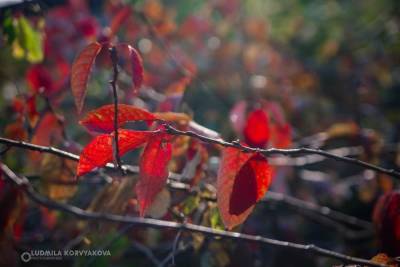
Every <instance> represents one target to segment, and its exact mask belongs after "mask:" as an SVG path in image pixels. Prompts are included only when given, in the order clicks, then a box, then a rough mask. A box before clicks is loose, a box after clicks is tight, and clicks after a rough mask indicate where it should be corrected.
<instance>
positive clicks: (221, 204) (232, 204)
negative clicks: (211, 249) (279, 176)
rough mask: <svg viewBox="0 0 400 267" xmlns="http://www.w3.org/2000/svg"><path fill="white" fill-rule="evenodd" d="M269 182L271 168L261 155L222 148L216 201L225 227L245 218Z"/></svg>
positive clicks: (232, 225)
mask: <svg viewBox="0 0 400 267" xmlns="http://www.w3.org/2000/svg"><path fill="white" fill-rule="evenodd" d="M270 182H271V169H270V166H269V164H268V162H267V160H266V159H265V158H264V157H263V156H262V155H260V154H258V153H244V152H241V151H240V150H238V149H235V148H225V149H224V151H223V155H222V160H221V164H220V168H219V171H218V181H217V201H218V208H219V210H220V214H221V216H222V220H223V222H224V224H225V226H226V227H227V228H228V229H232V228H233V227H235V226H236V225H239V224H241V223H243V221H244V220H246V218H247V217H248V216H249V214H250V213H251V211H252V210H253V208H254V205H255V204H256V203H257V201H259V200H260V199H261V198H262V197H263V196H264V194H265V192H266V191H267V189H268V187H269V184H270Z"/></svg>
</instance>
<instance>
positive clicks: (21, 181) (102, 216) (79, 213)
mask: <svg viewBox="0 0 400 267" xmlns="http://www.w3.org/2000/svg"><path fill="white" fill-rule="evenodd" d="M0 169H1V170H2V171H3V173H4V174H5V177H6V178H7V179H8V180H9V181H11V182H13V183H14V184H15V185H17V186H20V187H21V188H22V189H23V190H24V191H25V192H26V194H27V196H28V197H29V198H30V199H31V200H32V201H34V202H36V203H38V204H40V205H42V206H45V207H47V208H50V209H56V210H59V211H63V212H66V213H69V214H72V215H74V216H76V217H77V218H79V219H83V220H103V221H109V222H118V223H127V224H134V225H136V226H143V227H151V228H159V229H165V228H169V229H176V230H178V231H179V230H181V231H187V232H196V233H201V234H204V235H206V236H211V237H223V238H227V239H234V240H245V241H250V242H256V243H260V244H264V245H272V246H276V247H282V248H287V249H293V250H300V251H303V252H309V253H313V254H316V255H320V256H325V257H329V258H335V259H338V260H340V261H342V262H345V263H355V264H364V265H369V266H387V265H384V264H379V263H376V262H373V261H370V260H366V259H361V258H356V257H351V256H348V255H345V254H342V253H338V252H335V251H331V250H329V249H324V248H321V247H318V246H316V245H313V244H308V245H306V244H299V243H293V242H286V241H281V240H276V239H271V238H267V237H262V236H258V235H257V236H256V235H249V234H242V233H237V232H230V231H223V230H217V229H212V228H210V227H205V226H201V225H195V224H191V223H178V222H171V221H164V220H156V219H149V218H140V217H131V216H121V215H116V214H109V213H99V212H91V211H87V210H83V209H81V208H79V207H76V206H72V205H69V204H65V203H59V202H56V201H53V200H51V199H48V198H46V197H44V196H42V195H40V194H38V193H37V192H36V191H35V189H34V188H33V186H32V185H31V184H30V182H29V180H28V179H27V178H26V177H20V176H18V175H16V174H15V173H14V172H13V171H11V170H10V169H9V168H8V167H7V166H6V165H4V164H3V163H0Z"/></svg>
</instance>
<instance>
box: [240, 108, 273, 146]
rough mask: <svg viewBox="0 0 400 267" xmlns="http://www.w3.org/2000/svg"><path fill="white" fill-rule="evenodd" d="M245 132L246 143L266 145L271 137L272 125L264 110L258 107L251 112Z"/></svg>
mask: <svg viewBox="0 0 400 267" xmlns="http://www.w3.org/2000/svg"><path fill="white" fill-rule="evenodd" d="M243 133H244V138H245V141H246V143H247V144H249V145H250V146H252V147H260V148H263V147H265V145H266V144H267V143H268V141H269V138H270V127H269V119H268V116H267V114H266V113H265V111H264V110H262V109H256V110H254V111H252V112H250V114H249V115H248V117H247V121H246V125H245V127H244V131H243Z"/></svg>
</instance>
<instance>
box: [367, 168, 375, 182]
mask: <svg viewBox="0 0 400 267" xmlns="http://www.w3.org/2000/svg"><path fill="white" fill-rule="evenodd" d="M364 178H365V180H372V179H374V178H375V172H373V171H371V170H365V171H364Z"/></svg>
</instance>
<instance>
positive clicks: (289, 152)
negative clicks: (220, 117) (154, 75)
mask: <svg viewBox="0 0 400 267" xmlns="http://www.w3.org/2000/svg"><path fill="white" fill-rule="evenodd" d="M165 127H166V131H167V132H168V133H169V134H172V135H186V136H190V137H193V138H196V139H198V140H200V141H203V142H205V143H208V144H216V145H221V146H224V147H234V148H237V149H240V150H242V151H244V152H258V153H262V154H263V155H264V156H266V157H270V156H273V155H284V156H296V155H304V154H311V155H313V154H314V155H320V156H323V157H326V158H331V159H334V160H337V161H342V162H346V163H351V164H353V165H358V166H360V167H363V168H365V169H369V170H373V171H376V172H380V173H385V174H387V175H390V176H392V177H395V178H400V172H397V171H396V170H394V169H385V168H383V167H379V166H376V165H374V164H371V163H367V162H364V161H361V160H358V159H355V158H349V157H342V156H338V155H335V154H331V153H329V152H326V151H323V150H321V149H312V148H292V149H278V148H268V149H260V148H253V147H248V146H245V145H242V144H240V143H239V142H227V141H224V140H222V139H214V138H210V137H207V136H203V135H200V134H197V133H195V132H192V131H181V130H178V129H176V128H174V127H173V126H171V125H169V124H165Z"/></svg>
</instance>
